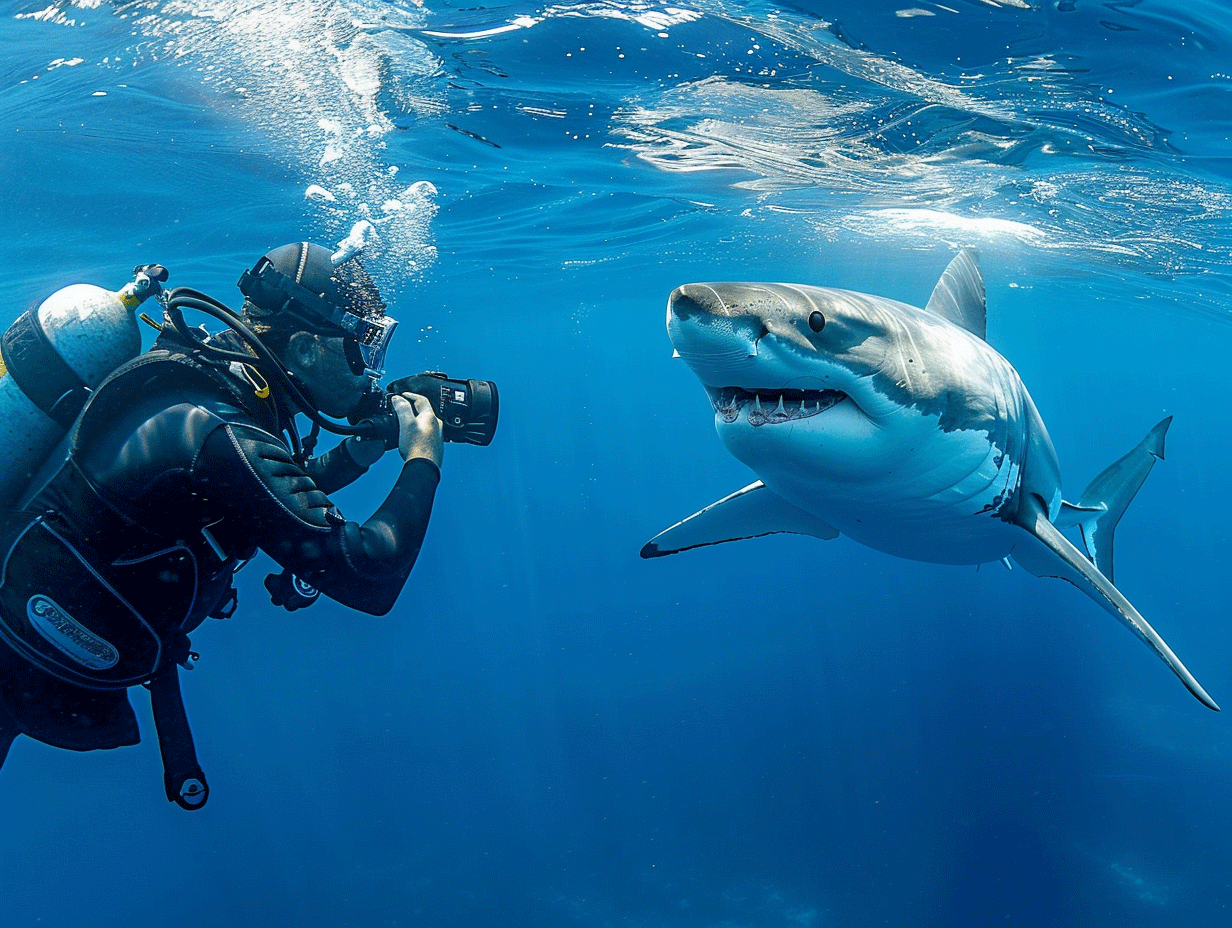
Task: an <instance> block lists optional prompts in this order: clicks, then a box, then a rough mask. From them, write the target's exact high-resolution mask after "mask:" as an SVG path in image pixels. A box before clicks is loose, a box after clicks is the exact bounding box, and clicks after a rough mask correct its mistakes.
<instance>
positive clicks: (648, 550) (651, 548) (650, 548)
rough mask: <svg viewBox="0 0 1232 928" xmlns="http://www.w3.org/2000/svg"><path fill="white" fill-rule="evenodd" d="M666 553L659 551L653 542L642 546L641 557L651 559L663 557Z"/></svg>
mask: <svg viewBox="0 0 1232 928" xmlns="http://www.w3.org/2000/svg"><path fill="white" fill-rule="evenodd" d="M667 553H668V552H666V551H664V550H663V549H661V548H660V547H659V546H658V545H656V544H655V543H654V542H653V541H648V542H646V544H644V545H642V557H643V558H646V559H649V558H652V557H663V556H665V555H666V554H667Z"/></svg>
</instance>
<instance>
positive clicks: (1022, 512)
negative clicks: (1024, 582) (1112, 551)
mask: <svg viewBox="0 0 1232 928" xmlns="http://www.w3.org/2000/svg"><path fill="white" fill-rule="evenodd" d="M1114 466H1115V465H1114ZM1097 479H1098V478H1097ZM1135 490H1136V487H1135ZM1132 497H1133V494H1132V493H1131V494H1130V498H1131V499H1132ZM1015 521H1016V522H1017V523H1018V525H1019V526H1021V527H1022V528H1023V529H1025V530H1026V531H1027V532H1028V533H1029V534H1030V536H1031V537H1030V538H1024V539H1023V542H1022V543H1021V544H1018V545H1015V546H1014V550H1013V551H1012V552H1011V555H1010V556H1011V557H1013V558H1014V560H1016V561H1017V562H1018V563H1019V564H1021V565H1022V566H1023V567H1025V568H1026V569H1027V570H1028V571H1030V572H1031V573H1033V574H1035V576H1037V577H1059V578H1060V579H1062V580H1068V581H1069V582H1070V583H1072V584H1073V585H1074V586H1076V587H1078V589H1080V590H1082V592H1084V593H1086V594H1087V596H1089V597H1091V599H1093V600H1094V601H1095V602H1097V603H1099V605H1100V606H1102V607H1103V608H1104V609H1105V610H1106V611H1107V612H1108V613H1110V614H1111V615H1112V616H1114V617H1115V618H1117V619H1118V620H1119V621H1120V622H1121V624H1122V625H1124V626H1125V627H1126V628H1128V629H1129V630H1130V631H1131V632H1133V633H1134V634H1135V635H1137V636H1138V638H1140V639H1141V640H1142V641H1143V642H1144V643H1145V644H1146V646H1147V647H1148V648H1150V649H1151V650H1152V651H1154V652H1155V653H1156V655H1158V656H1159V658H1160V660H1162V661H1163V662H1164V663H1165V664H1167V665H1168V666H1169V667H1170V668H1171V669H1172V672H1173V673H1174V674H1176V675H1177V676H1178V677H1179V678H1180V679H1181V682H1182V683H1184V684H1185V686H1186V687H1187V688H1188V689H1189V692H1191V693H1192V694H1193V695H1194V696H1195V697H1196V698H1197V700H1198V701H1199V702H1201V703H1202V704H1203V705H1204V706H1206V707H1207V708H1209V709H1214V710H1215V711H1216V712H1218V711H1219V705H1218V703H1216V702H1215V700H1213V699H1212V698H1211V697H1210V695H1209V694H1208V693H1207V692H1206V690H1204V689H1203V688H1202V684H1200V683H1199V682H1198V681H1197V680H1196V679H1195V678H1194V675H1193V674H1192V673H1190V672H1189V670H1188V669H1187V668H1186V667H1185V665H1184V664H1182V663H1181V660H1180V658H1178V657H1177V656H1176V655H1175V654H1173V653H1172V649H1171V648H1170V647H1168V644H1167V642H1165V641H1164V640H1163V639H1162V638H1161V637H1159V634H1158V633H1157V632H1156V631H1155V629H1153V628H1151V625H1150V623H1149V622H1147V620H1146V619H1144V618H1143V617H1142V615H1141V613H1139V612H1138V610H1137V609H1135V608H1134V607H1133V605H1132V604H1131V603H1130V602H1129V600H1127V599H1126V598H1125V596H1124V595H1123V594H1122V593H1121V591H1120V590H1118V589H1117V588H1116V587H1115V586H1113V585H1112V581H1111V580H1110V579H1108V577H1107V576H1106V575H1104V574H1103V573H1101V572H1100V571H1098V570H1096V569H1095V567H1094V565H1093V564H1092V563H1091V561H1090V560H1088V559H1087V558H1086V557H1084V556H1083V554H1082V552H1081V551H1079V550H1078V549H1077V548H1075V547H1074V546H1073V544H1071V543H1070V541H1069V539H1068V538H1066V537H1065V536H1064V535H1062V534H1061V532H1060V531H1059V530H1058V529H1057V527H1056V526H1055V525H1053V524H1052V523H1051V522H1049V521H1048V514H1047V513H1046V512H1045V511H1044V505H1043V503H1042V502H1040V500H1039V499H1038V498H1037V497H1035V496H1028V497H1026V498H1024V499H1023V501H1022V503H1021V505H1020V506H1019V510H1018V515H1017V517H1016V520H1015Z"/></svg>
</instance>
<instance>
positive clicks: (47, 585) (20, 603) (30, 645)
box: [0, 514, 196, 689]
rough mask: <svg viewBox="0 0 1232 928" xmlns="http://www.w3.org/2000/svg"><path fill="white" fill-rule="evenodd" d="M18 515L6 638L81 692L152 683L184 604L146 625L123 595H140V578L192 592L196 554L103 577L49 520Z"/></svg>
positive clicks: (113, 569) (3, 619)
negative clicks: (161, 578) (171, 580)
mask: <svg viewBox="0 0 1232 928" xmlns="http://www.w3.org/2000/svg"><path fill="white" fill-rule="evenodd" d="M15 515H17V516H18V519H16V520H14V519H12V517H10V521H9V523H8V525H6V526H5V529H6V530H5V531H3V532H2V533H0V538H2V539H3V544H0V550H2V551H3V552H4V560H3V564H2V565H0V636H2V637H3V638H4V640H5V642H6V643H7V644H8V645H9V646H10V647H11V648H12V649H13V650H14V651H16V652H17V653H18V654H20V655H21V656H22V657H24V658H25V659H26V660H28V661H30V662H31V663H32V664H34V665H35V666H37V667H39V668H40V669H42V670H44V671H46V672H47V673H50V674H52V675H53V676H55V677H59V678H60V679H61V680H65V681H67V682H69V683H75V684H77V685H79V686H84V687H89V688H91V689H121V688H124V687H129V686H134V685H136V684H138V683H142V682H144V681H146V680H148V679H150V677H151V676H153V675H154V673H155V672H156V671H157V670H159V669H160V667H162V666H163V664H164V641H166V640H168V638H169V637H170V636H172V635H176V636H177V637H179V636H180V635H179V633H180V628H179V620H181V619H182V617H183V613H182V610H181V609H180V608H178V607H179V606H181V605H182V604H180V603H176V604H175V606H173V607H172V608H171V609H169V610H164V609H158V610H157V611H156V613H150V612H147V613H146V614H147V615H149V616H150V618H151V619H152V621H147V618H146V617H144V616H143V614H142V612H141V611H139V610H140V609H141V608H142V607H144V606H146V605H147V604H146V603H141V602H138V603H136V604H135V603H134V601H133V599H134V597H133V596H132V595H130V596H128V597H126V596H125V595H123V594H122V593H121V592H120V590H121V589H124V590H126V591H134V592H136V591H139V590H140V586H139V585H138V584H137V583H134V582H133V580H134V579H135V578H136V577H135V575H140V576H143V577H146V578H149V577H159V576H164V577H166V576H174V577H176V579H177V581H178V582H175V583H170V584H167V585H166V587H164V591H165V592H169V590H167V587H174V588H177V589H178V590H184V589H187V590H192V589H194V588H195V586H196V569H195V564H194V562H193V559H192V555H191V554H190V553H189V552H187V551H186V550H185V549H183V548H180V547H174V548H169V549H166V550H163V551H158V552H155V553H153V554H150V555H146V556H143V557H140V558H136V559H128V560H125V561H119V562H114V563H113V564H111V565H107V566H106V567H104V568H103V570H104V571H106V572H107V574H108V576H105V575H104V573H103V572H102V571H100V570H98V569H96V568H95V567H94V566H93V565H92V564H91V563H90V561H89V560H87V558H86V557H84V556H83V555H82V553H81V552H80V551H79V550H78V548H77V547H76V546H75V545H74V544H73V543H72V541H71V540H70V539H69V538H68V537H67V536H66V534H64V533H62V532H61V531H60V530H59V529H58V528H57V527H56V526H54V525H52V524H51V523H50V522H49V521H48V520H47V519H46V518H44V517H43V516H30V515H29V514H15ZM126 581H128V582H126ZM117 587H119V588H117ZM137 598H138V600H140V599H142V598H146V597H137ZM176 598H177V597H172V599H176Z"/></svg>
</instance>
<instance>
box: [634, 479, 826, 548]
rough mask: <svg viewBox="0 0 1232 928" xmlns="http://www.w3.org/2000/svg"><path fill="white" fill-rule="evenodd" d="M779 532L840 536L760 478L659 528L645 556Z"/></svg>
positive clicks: (647, 545)
mask: <svg viewBox="0 0 1232 928" xmlns="http://www.w3.org/2000/svg"><path fill="white" fill-rule="evenodd" d="M776 532H794V533H795V534H797V535H813V536H814V537H816V538H825V539H830V538H837V537H838V529H836V528H833V527H832V526H829V525H827V524H826V523H825V522H822V521H821V519H818V518H817V517H816V516H814V515H811V514H809V513H807V512H805V511H804V510H803V509H800V508H799V507H797V506H793V505H792V504H791V503H789V502H787V500H785V499H783V497H781V496H779V495H778V494H776V493H774V492H772V491H770V490H767V489H766V485H765V484H764V483H762V482H761V481H760V480H758V481H757V482H756V483H750V484H749V485H748V486H747V487H745V488H744V489H743V490H737V491H736V492H735V493H733V494H732V495H731V496H725V497H723V498H722V499H721V500H719V501H718V502H717V503H711V504H710V505H709V506H707V507H706V508H705V509H703V510H701V511H700V512H695V513H693V515H691V516H689V517H688V518H687V519H685V520H684V521H682V522H677V523H676V524H675V525H673V526H672V527H671V528H669V529H664V530H663V531H661V532H659V534H657V535H655V537H654V538H652V539H650V541H648V542H646V544H645V545H644V546H643V547H642V557H663V556H664V555H667V554H676V553H678V552H680V551H687V550H688V549H689V548H700V547H702V546H703V545H717V544H722V543H723V542H725V541H740V540H742V539H745V538H757V537H758V536H760V535H773V534H775V533H776Z"/></svg>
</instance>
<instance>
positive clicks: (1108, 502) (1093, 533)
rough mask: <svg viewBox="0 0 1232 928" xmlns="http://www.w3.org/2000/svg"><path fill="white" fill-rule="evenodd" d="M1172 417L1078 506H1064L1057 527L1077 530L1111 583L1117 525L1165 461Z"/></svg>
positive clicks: (1099, 478) (1114, 466)
mask: <svg viewBox="0 0 1232 928" xmlns="http://www.w3.org/2000/svg"><path fill="white" fill-rule="evenodd" d="M1171 424H1172V417H1171V416H1169V417H1168V418H1167V419H1164V420H1163V421H1162V422H1160V423H1159V424H1158V425H1156V426H1155V428H1153V429H1151V430H1150V431H1149V432H1148V433H1147V435H1146V437H1145V438H1144V439H1142V441H1140V442H1138V444H1137V445H1136V446H1135V447H1134V449H1133V450H1132V451H1130V452H1129V453H1128V454H1126V455H1125V456H1124V457H1122V458H1120V459H1119V460H1117V461H1116V462H1115V463H1113V464H1111V465H1109V466H1108V467H1106V468H1105V469H1104V470H1103V471H1101V472H1100V474H1099V475H1098V476H1097V477H1096V478H1095V479H1094V480H1092V481H1091V483H1090V485H1089V486H1088V487H1087V488H1086V489H1085V490H1083V491H1082V496H1081V497H1080V498H1079V500H1078V502H1077V503H1076V504H1071V503H1065V502H1063V503H1062V504H1061V512H1060V513H1059V514H1058V516H1057V523H1056V524H1057V527H1058V528H1068V527H1070V526H1071V525H1076V526H1078V531H1079V532H1080V533H1081V534H1082V543H1083V545H1085V546H1086V549H1087V556H1088V557H1090V559H1091V560H1092V561H1093V562H1094V563H1095V567H1096V568H1097V569H1098V570H1099V572H1100V573H1101V574H1103V575H1104V576H1105V577H1107V578H1108V579H1109V580H1112V579H1113V577H1112V539H1113V533H1114V532H1115V531H1116V527H1117V523H1118V522H1120V521H1121V516H1123V515H1124V514H1125V510H1126V509H1127V508H1128V507H1129V504H1130V503H1131V502H1133V499H1134V497H1135V496H1137V495H1138V490H1140V489H1141V488H1142V484H1143V483H1144V482H1145V480H1146V478H1147V475H1148V474H1149V473H1150V472H1151V468H1152V467H1154V466H1155V461H1156V459H1158V460H1161V461H1162V460H1163V457H1164V436H1165V435H1167V434H1168V426H1169V425H1171Z"/></svg>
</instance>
